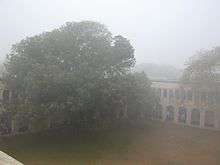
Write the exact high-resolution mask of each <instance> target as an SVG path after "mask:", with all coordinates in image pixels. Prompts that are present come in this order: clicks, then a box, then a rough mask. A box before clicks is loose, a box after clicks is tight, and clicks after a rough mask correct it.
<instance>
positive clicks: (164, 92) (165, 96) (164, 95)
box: [163, 89, 167, 98]
mask: <svg viewBox="0 0 220 165" xmlns="http://www.w3.org/2000/svg"><path fill="white" fill-rule="evenodd" d="M163 97H164V98H167V89H163Z"/></svg>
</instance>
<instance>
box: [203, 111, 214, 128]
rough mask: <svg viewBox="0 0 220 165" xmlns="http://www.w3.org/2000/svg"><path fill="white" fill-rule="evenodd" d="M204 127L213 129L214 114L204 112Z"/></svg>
mask: <svg viewBox="0 0 220 165" xmlns="http://www.w3.org/2000/svg"><path fill="white" fill-rule="evenodd" d="M205 126H206V127H214V112H213V111H206V112H205Z"/></svg>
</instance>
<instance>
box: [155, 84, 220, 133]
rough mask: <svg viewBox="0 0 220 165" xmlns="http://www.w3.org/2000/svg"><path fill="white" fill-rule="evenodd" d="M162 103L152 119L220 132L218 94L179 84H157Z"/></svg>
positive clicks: (219, 102)
mask: <svg viewBox="0 0 220 165" xmlns="http://www.w3.org/2000/svg"><path fill="white" fill-rule="evenodd" d="M152 87H153V88H154V90H155V92H156V94H157V95H158V97H159V99H160V106H159V108H158V107H157V108H155V110H154V112H153V115H152V118H153V119H161V120H163V121H169V122H175V123H178V124H185V125H189V126H194V127H200V128H209V129H219V130H220V107H219V104H220V100H218V98H219V93H218V92H217V91H214V90H213V91H210V90H208V89H199V90H198V89H195V88H193V87H192V85H190V84H180V83H179V82H178V81H154V82H153V85H152Z"/></svg>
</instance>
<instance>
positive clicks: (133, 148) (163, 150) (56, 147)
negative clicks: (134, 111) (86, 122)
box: [0, 122, 220, 165]
mask: <svg viewBox="0 0 220 165" xmlns="http://www.w3.org/2000/svg"><path fill="white" fill-rule="evenodd" d="M219 141H220V132H214V131H208V130H200V129H196V128H189V127H184V126H177V125H173V124H166V123H160V122H152V123H151V122H149V123H147V124H146V126H145V127H142V128H136V129H134V128H129V129H119V130H117V131H113V130H108V131H102V132H93V133H92V132H90V133H81V134H80V135H78V136H72V135H71V134H70V133H61V132H59V131H57V132H52V133H41V134H32V135H19V136H15V137H10V138H2V139H0V147H1V149H0V150H2V151H4V152H6V153H8V154H9V155H11V156H13V157H15V158H16V159H18V160H19V161H21V162H23V163H24V164H28V165H72V164H73V165H74V164H76V165H103V164H106V165H122V164H125V165H145V164H146V165H148V164H149V165H151V164H153V165H189V164H193V165H194V164H195V165H197V164H199V165H207V164H209V165H219V164H220V142H219Z"/></svg>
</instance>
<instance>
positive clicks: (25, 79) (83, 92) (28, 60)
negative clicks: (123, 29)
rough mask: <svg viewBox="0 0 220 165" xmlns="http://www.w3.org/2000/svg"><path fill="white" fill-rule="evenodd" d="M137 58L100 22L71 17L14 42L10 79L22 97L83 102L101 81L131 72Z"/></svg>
mask: <svg viewBox="0 0 220 165" xmlns="http://www.w3.org/2000/svg"><path fill="white" fill-rule="evenodd" d="M134 63H135V58H134V49H133V47H132V46H131V44H130V43H129V41H128V40H127V39H126V38H124V37H122V36H112V34H111V33H110V31H108V29H107V28H106V27H105V26H104V25H102V24H100V23H97V22H90V21H85V22H68V23H66V24H65V25H64V26H62V27H60V28H58V29H55V30H53V31H51V32H45V33H42V34H40V35H36V36H33V37H28V38H26V39H24V40H22V41H21V42H19V43H17V44H15V45H13V47H12V51H11V53H10V54H9V55H8V57H7V62H6V70H7V72H6V76H5V78H6V81H7V83H8V84H9V88H10V89H11V90H13V91H16V92H17V93H19V96H20V98H21V100H23V101H24V100H25V101H29V102H32V103H37V104H38V103H48V102H54V101H56V102H63V101H66V100H67V99H70V98H75V100H78V104H81V103H82V102H83V101H86V100H88V99H89V97H90V95H91V93H90V91H91V90H92V89H93V87H95V86H97V85H96V84H98V83H99V81H102V80H103V79H105V78H111V77H114V76H116V75H122V74H125V73H126V72H127V71H128V70H129V69H130V67H132V66H133V65H134Z"/></svg>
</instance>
